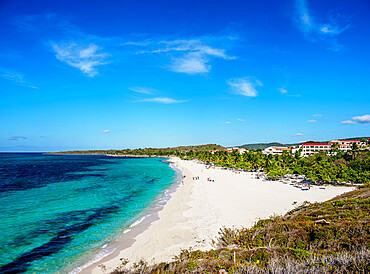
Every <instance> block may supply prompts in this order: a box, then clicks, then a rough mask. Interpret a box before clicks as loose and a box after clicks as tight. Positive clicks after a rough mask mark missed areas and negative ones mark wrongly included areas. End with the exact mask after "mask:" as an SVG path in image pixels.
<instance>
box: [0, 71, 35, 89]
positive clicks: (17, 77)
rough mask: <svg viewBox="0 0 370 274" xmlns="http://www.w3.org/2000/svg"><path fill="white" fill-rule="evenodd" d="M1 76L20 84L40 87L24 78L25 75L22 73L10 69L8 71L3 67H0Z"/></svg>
mask: <svg viewBox="0 0 370 274" xmlns="http://www.w3.org/2000/svg"><path fill="white" fill-rule="evenodd" d="M0 78H2V79H5V80H9V81H12V82H13V83H15V84H17V85H19V86H23V87H28V88H33V89H38V87H36V86H35V85H33V84H30V83H29V82H28V81H26V80H24V76H23V75H22V74H20V73H16V72H10V71H8V72H7V71H5V70H3V69H0Z"/></svg>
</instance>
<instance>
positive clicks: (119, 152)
mask: <svg viewBox="0 0 370 274" xmlns="http://www.w3.org/2000/svg"><path fill="white" fill-rule="evenodd" d="M216 149H220V150H221V149H225V147H223V146H220V145H216V144H207V145H198V146H179V147H172V148H170V147H168V148H138V149H110V150H80V151H62V152H53V153H48V154H78V155H114V156H145V157H147V156H181V155H183V154H184V153H187V152H189V151H192V152H198V151H208V150H216Z"/></svg>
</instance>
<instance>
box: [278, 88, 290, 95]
mask: <svg viewBox="0 0 370 274" xmlns="http://www.w3.org/2000/svg"><path fill="white" fill-rule="evenodd" d="M278 91H279V92H280V93H281V94H286V93H287V92H288V91H287V90H286V88H278Z"/></svg>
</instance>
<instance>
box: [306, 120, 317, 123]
mask: <svg viewBox="0 0 370 274" xmlns="http://www.w3.org/2000/svg"><path fill="white" fill-rule="evenodd" d="M307 122H308V123H316V122H317V120H308V121H307Z"/></svg>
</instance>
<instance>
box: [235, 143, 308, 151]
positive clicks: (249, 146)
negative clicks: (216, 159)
mask: <svg viewBox="0 0 370 274" xmlns="http://www.w3.org/2000/svg"><path fill="white" fill-rule="evenodd" d="M300 144H301V143H297V144H281V143H277V142H273V143H257V144H245V145H242V146H238V147H244V148H246V149H265V148H267V147H291V146H297V145H300Z"/></svg>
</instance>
